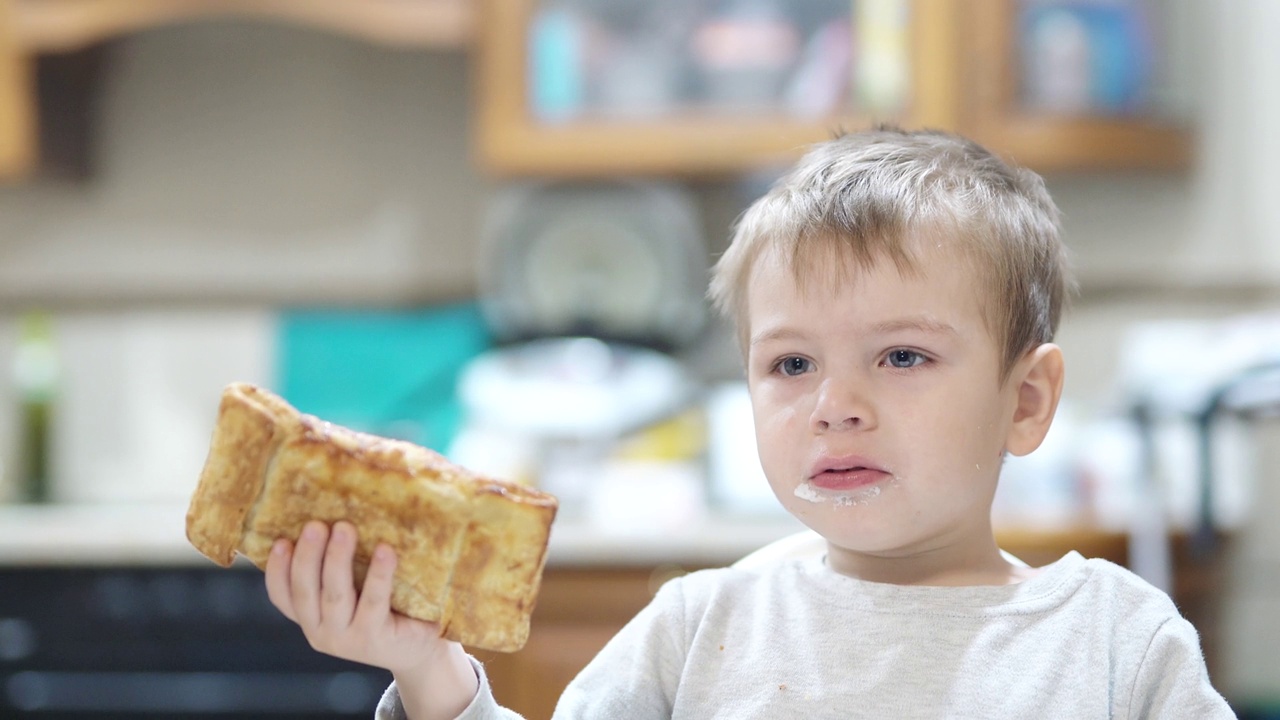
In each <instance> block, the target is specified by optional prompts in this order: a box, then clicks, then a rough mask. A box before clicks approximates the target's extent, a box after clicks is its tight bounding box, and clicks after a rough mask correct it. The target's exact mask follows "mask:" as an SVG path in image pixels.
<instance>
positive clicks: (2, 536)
mask: <svg viewBox="0 0 1280 720" xmlns="http://www.w3.org/2000/svg"><path fill="white" fill-rule="evenodd" d="M186 510H187V509H186V506H185V505H182V506H179V505H166V504H160V505H47V506H23V505H7V506H0V565H8V566H15V565H25V566H84V565H201V564H209V565H210V566H213V565H212V563H211V561H209V560H208V559H206V558H205V557H204V556H202V555H200V553H198V552H197V551H196V550H195V548H193V547H192V546H191V544H190V543H189V542H187V538H186V530H185V525H186ZM802 529H803V527H802V526H801V525H800V524H799V522H798V521H796V520H794V519H792V518H790V517H789V516H783V515H771V516H765V517H748V516H725V515H715V514H713V515H710V516H708V517H707V518H705V519H703V520H701V521H698V522H692V523H684V524H682V525H681V526H680V527H679V528H671V527H662V528H658V529H655V530H653V531H638V530H631V531H628V532H618V531H610V530H607V529H605V528H602V527H598V526H594V525H592V524H591V523H588V522H586V521H583V520H576V519H573V518H564V517H562V518H557V520H556V522H555V525H554V526H553V527H552V531H551V541H550V547H549V549H548V555H547V565H548V566H550V567H579V566H600V567H603V566H626V565H637V566H644V565H658V564H665V563H673V564H685V565H705V566H712V565H721V564H727V563H730V562H733V561H734V560H736V559H738V558H740V557H742V556H743V555H746V554H747V553H749V552H751V551H752V550H754V549H756V548H758V547H761V546H763V545H766V544H768V543H769V542H772V541H773V540H776V539H778V538H781V537H784V536H786V535H789V534H791V533H794V532H798V531H799V530H802Z"/></svg>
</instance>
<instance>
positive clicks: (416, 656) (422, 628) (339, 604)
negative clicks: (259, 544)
mask: <svg viewBox="0 0 1280 720" xmlns="http://www.w3.org/2000/svg"><path fill="white" fill-rule="evenodd" d="M355 550H356V529H355V527H354V526H353V525H351V524H350V523H347V522H338V523H335V524H334V526H333V529H332V530H330V528H329V527H328V526H327V525H325V524H324V523H321V522H315V521H313V522H310V523H307V525H306V527H305V528H303V531H302V536H301V537H299V538H298V544H297V547H293V546H292V544H291V543H290V542H289V541H288V540H277V541H276V543H275V545H274V546H273V547H272V548H271V555H270V557H269V558H268V559H267V568H266V582H267V595H268V597H270V598H271V603H272V604H273V605H275V606H276V608H278V609H279V610H280V612H282V613H284V616H285V617H287V618H289V619H290V620H292V621H294V622H296V623H297V624H298V625H299V626H300V627H301V628H302V633H303V634H304V635H305V636H306V638H307V641H308V642H309V643H311V647H313V648H315V649H316V650H318V651H320V652H322V653H325V654H328V655H333V656H335V657H339V658H343V659H345V660H352V661H354V662H359V663H364V664H366V665H373V666H375V667H380V668H385V669H387V670H390V671H391V672H392V673H394V674H395V675H396V676H397V678H399V677H402V676H424V675H430V674H431V670H430V669H431V667H432V665H433V664H438V663H447V662H448V660H447V659H446V658H447V657H448V655H450V654H452V653H454V652H455V651H456V650H458V649H460V648H452V647H451V646H456V645H457V643H453V642H450V641H448V640H445V639H443V638H441V637H440V627H439V625H437V624H436V623H428V622H423V621H421V620H415V619H413V618H410V617H406V616H404V615H401V614H399V613H397V612H393V611H392V610H391V577H392V574H393V573H394V572H395V568H396V557H395V553H394V552H393V551H392V550H391V548H389V547H387V546H386V545H379V546H378V548H377V549H376V551H375V552H374V555H373V559H372V560H371V562H370V563H369V572H368V575H367V576H366V577H365V581H364V588H363V590H362V591H360V592H359V593H357V592H356V588H355V581H354V579H353V575H352V570H351V564H352V559H353V558H354V557H355Z"/></svg>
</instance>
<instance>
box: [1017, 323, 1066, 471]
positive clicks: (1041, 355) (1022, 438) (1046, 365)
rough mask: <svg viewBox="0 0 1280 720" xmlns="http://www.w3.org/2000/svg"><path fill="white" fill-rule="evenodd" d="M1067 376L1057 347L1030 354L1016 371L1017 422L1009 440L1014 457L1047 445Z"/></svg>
mask: <svg viewBox="0 0 1280 720" xmlns="http://www.w3.org/2000/svg"><path fill="white" fill-rule="evenodd" d="M1063 373H1064V368H1063V363H1062V349H1061V348H1059V347H1058V346H1057V345H1054V344H1053V343H1044V344H1043V345H1040V346H1038V347H1036V348H1035V349H1033V350H1031V351H1029V352H1028V353H1027V354H1026V355H1025V356H1024V357H1023V358H1022V360H1020V361H1019V362H1018V364H1017V366H1015V367H1014V371H1013V373H1012V374H1011V375H1010V378H1009V381H1010V382H1013V383H1016V387H1015V388H1014V398H1015V400H1014V407H1013V422H1012V424H1011V425H1010V426H1009V437H1008V438H1007V439H1006V440H1005V450H1007V451H1009V453H1010V454H1013V455H1026V454H1027V453H1029V452H1031V451H1032V450H1035V449H1036V448H1038V447H1040V443H1041V442H1043V441H1044V437H1045V435H1047V434H1048V433H1049V425H1050V424H1051V423H1052V422H1053V415H1054V413H1055V412H1057V410H1058V400H1059V399H1060V398H1061V397H1062V380H1063Z"/></svg>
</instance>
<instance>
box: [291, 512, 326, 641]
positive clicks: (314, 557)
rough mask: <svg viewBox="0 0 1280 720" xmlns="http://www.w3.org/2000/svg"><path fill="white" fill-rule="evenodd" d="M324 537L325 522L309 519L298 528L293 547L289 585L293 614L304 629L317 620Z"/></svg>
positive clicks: (312, 625)
mask: <svg viewBox="0 0 1280 720" xmlns="http://www.w3.org/2000/svg"><path fill="white" fill-rule="evenodd" d="M328 541H329V526H328V525H325V524H324V523H322V522H316V521H314V520H313V521H311V522H309V523H307V524H306V526H305V527H303V528H302V536H301V537H299V538H298V544H297V545H296V546H295V547H294V549H293V564H292V566H291V567H290V572H289V588H290V590H291V592H292V595H291V597H292V599H293V612H294V615H295V616H296V620H297V622H298V624H299V625H301V626H302V629H303V630H305V631H310V630H311V629H313V628H315V627H316V626H317V625H319V624H320V569H321V567H322V565H323V564H324V551H325V545H326V544H328Z"/></svg>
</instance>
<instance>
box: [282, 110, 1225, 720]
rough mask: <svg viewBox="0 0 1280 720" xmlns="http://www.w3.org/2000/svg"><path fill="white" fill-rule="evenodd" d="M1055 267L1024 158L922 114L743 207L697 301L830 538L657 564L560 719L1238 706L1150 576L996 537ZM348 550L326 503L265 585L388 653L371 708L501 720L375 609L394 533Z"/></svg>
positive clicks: (809, 163) (352, 653)
mask: <svg viewBox="0 0 1280 720" xmlns="http://www.w3.org/2000/svg"><path fill="white" fill-rule="evenodd" d="M1069 286H1070V280H1069V279H1068V272H1067V269H1066V262H1065V252H1064V249H1063V247H1062V245H1061V243H1060V240H1059V236H1058V218H1057V209H1056V208H1055V206H1054V204H1053V202H1052V201H1051V200H1050V198H1049V196H1048V194H1047V193H1046V191H1045V189H1044V186H1043V183H1042V182H1041V180H1040V178H1039V177H1037V176H1036V175H1034V174H1032V173H1030V172H1026V171H1020V170H1014V169H1011V168H1009V167H1007V166H1006V165H1005V164H1003V163H1002V162H1001V161H999V160H998V159H996V158H995V157H994V156H992V155H991V154H989V153H988V152H986V151H985V150H983V149H982V148H980V147H978V146H977V145H974V144H973V143H970V142H967V141H964V140H962V139H959V138H955V137H952V136H948V135H945V134H941V133H935V132H916V133H909V132H903V131H899V130H894V129H882V130H876V131H872V132H865V133H858V134H852V135H845V136H843V137H839V138H837V139H834V140H832V141H829V142H826V143H823V144H820V145H818V146H816V147H815V148H814V149H813V150H812V151H811V152H809V154H807V155H806V156H805V157H804V158H803V159H802V160H801V161H800V162H799V164H798V165H797V166H796V168H795V169H794V170H793V171H792V172H791V173H790V174H789V175H787V176H786V177H784V178H783V179H782V180H780V181H779V182H778V183H777V185H775V186H774V188H773V189H772V190H771V191H770V192H769V193H768V194H767V195H766V196H764V197H763V198H761V199H760V200H758V201H757V202H756V203H755V204H754V205H753V206H752V207H751V208H750V209H749V210H748V211H747V212H746V214H745V215H744V216H743V217H742V219H741V221H740V222H739V224H738V227H737V229H736V232H735V236H734V239H733V243H732V244H731V246H730V247H729V249H728V251H727V252H726V253H725V254H724V256H723V257H722V258H721V259H720V261H719V263H718V264H717V265H716V268H715V273H714V277H713V280H712V283H711V296H712V298H713V300H714V301H715V302H716V304H717V305H718V306H719V307H720V308H721V309H722V310H723V311H725V312H726V313H728V315H729V316H730V317H731V318H732V319H733V320H734V321H735V323H736V325H737V328H738V335H739V340H740V342H741V345H742V349H743V353H744V356H745V360H746V371H747V383H748V386H749V388H750V393H751V400H752V406H753V408H754V415H755V424H756V435H757V439H758V445H759V452H760V460H761V463H762V464H763V467H764V470H765V475H766V476H767V477H768V480H769V484H770V486H771V487H772V489H773V491H774V493H775V494H776V495H777V497H778V499H779V500H780V501H781V502H782V504H783V505H784V506H785V507H786V509H787V510H788V511H790V512H791V513H792V514H794V515H795V516H796V517H798V518H799V519H800V520H801V521H803V522H804V523H805V524H806V525H807V526H809V527H810V528H812V529H813V530H815V531H817V532H818V533H819V534H820V535H822V536H823V537H824V538H825V539H826V544H827V550H826V553H825V555H823V556H821V557H812V558H799V559H791V560H781V561H777V562H774V563H771V564H768V565H767V566H766V567H763V568H756V569H742V568H726V569H718V570H708V571H702V572H697V573H693V574H691V575H688V576H686V577H683V578H680V579H677V580H673V581H671V582H669V583H667V584H666V585H665V586H663V588H662V589H661V590H660V591H659V593H658V594H657V596H656V597H655V598H654V600H653V602H652V603H651V604H650V605H649V606H648V607H647V608H646V609H645V610H643V611H642V612H641V613H640V614H639V615H638V616H637V617H636V618H635V619H634V620H633V621H632V622H631V623H629V624H628V625H627V626H626V627H625V628H624V629H623V630H622V631H621V632H620V633H619V634H618V636H617V637H615V638H614V639H613V640H612V641H611V642H610V643H609V644H608V645H607V646H606V647H605V648H604V649H603V650H602V651H601V653H600V654H599V655H598V656H597V657H596V658H595V659H594V660H593V661H592V662H591V663H590V664H589V665H588V666H587V667H586V668H585V669H584V670H583V671H582V673H581V674H580V675H579V676H578V678H577V679H576V680H574V682H573V683H572V684H571V685H570V686H569V688H568V689H567V690H566V691H565V693H564V695H563V696H562V698H561V700H560V704H559V706H558V708H557V710H556V717H557V718H676V717H679V718H699V719H702V718H734V719H739V718H806V719H807V718H814V717H831V716H838V717H866V718H940V717H966V718H1019V719H1021V718H1095V717H1096V718H1140V717H1141V718H1145V717H1179V718H1182V717H1185V718H1196V719H1197V720H1203V719H1204V718H1229V717H1234V716H1233V714H1232V712H1231V710H1230V709H1229V708H1228V707H1227V704H1226V702H1225V701H1224V700H1223V699H1222V697H1221V696H1220V695H1219V694H1218V693H1217V692H1215V691H1214V689H1213V687H1212V686H1211V685H1210V683H1209V679H1208V675H1207V672H1206V669H1205V665H1204V660H1203V658H1202V655H1201V651H1200V646H1199V641H1198V639H1197V636H1196V632H1195V630H1194V629H1193V628H1192V626H1191V625H1190V624H1189V623H1188V622H1187V621H1186V620H1185V619H1183V618H1182V617H1181V616H1180V615H1179V614H1178V611H1177V609H1176V608H1175V607H1174V605H1173V603H1172V602H1171V601H1170V600H1169V598H1168V597H1167V596H1166V595H1164V594H1163V593H1161V592H1160V591H1158V590H1156V589H1155V588H1153V587H1151V586H1149V585H1147V584H1146V583H1144V582H1143V581H1142V580H1141V579H1139V578H1138V577H1136V576H1135V575H1133V574H1131V573H1130V572H1128V571H1126V570H1124V569H1123V568H1120V567H1118V566H1116V565H1113V564H1110V563H1108V562H1105V561H1102V560H1086V559H1084V558H1083V557H1081V556H1080V555H1078V554H1076V553H1074V552H1072V553H1069V554H1067V555H1066V556H1064V557H1063V558H1062V559H1061V560H1058V561H1057V562H1055V563H1053V564H1051V565H1048V566H1046V567H1042V568H1036V569H1032V568H1027V567H1023V566H1019V565H1015V564H1011V563H1010V562H1009V561H1008V560H1006V558H1005V557H1004V556H1002V554H1001V552H1000V549H999V548H998V547H997V546H996V541H995V536H994V533H993V530H992V525H991V512H990V511H991V503H992V497H993V494H994V493H995V489H996V481H997V478H998V476H999V474H1000V465H1001V462H1002V460H1003V458H1004V457H1005V454H1006V453H1012V454H1014V455H1023V454H1025V453H1029V452H1031V451H1032V450H1034V449H1035V448H1036V447H1037V446H1038V445H1039V444H1040V442H1041V440H1043V438H1044V436H1045V433H1046V432H1047V431H1048V429H1049V424H1050V422H1051V421H1052V419H1053V415H1054V411H1055V409H1056V407H1057V404H1058V398H1059V396H1060V394H1061V392H1062V381H1063V360H1062V353H1061V351H1060V350H1059V349H1058V347H1056V346H1055V345H1053V344H1051V341H1052V339H1053V335H1054V332H1055V330H1056V328H1057V324H1058V317H1059V314H1060V312H1061V308H1062V306H1063V304H1064V301H1065V298H1066V296H1067V295H1068V292H1069ZM353 548H354V535H353V532H352V528H351V526H350V525H346V524H344V523H339V524H337V525H336V526H335V527H334V528H333V529H332V531H330V530H329V528H327V527H325V526H323V525H321V524H319V523H315V524H313V525H311V526H309V527H308V528H307V530H306V531H305V532H304V534H303V537H302V538H301V539H300V540H299V541H298V543H297V547H296V548H291V547H290V545H289V543H287V542H285V541H280V542H279V543H277V547H276V548H275V551H274V552H273V555H272V557H271V559H270V561H269V563H268V567H267V576H266V582H267V589H268V591H269V593H270V596H271V599H272V601H273V602H274V603H275V604H276V606H277V607H279V608H280V610H281V611H282V612H284V614H285V615H286V616H288V617H289V618H291V619H293V620H295V621H296V622H297V623H298V624H299V625H301V626H302V629H303V631H304V632H305V634H306V636H307V638H308V639H309V640H310V641H311V643H312V645H313V646H314V647H315V648H317V649H318V650H320V651H322V652H326V653H331V654H333V655H337V656H339V657H344V658H348V659H351V660H356V661H359V662H364V663H368V664H372V665H377V666H380V667H384V668H387V669H389V670H390V671H391V672H392V673H393V675H394V677H395V684H394V685H392V687H391V688H390V689H389V690H388V692H387V694H386V696H385V697H384V699H383V702H382V703H381V704H380V705H379V707H378V710H377V717H379V718H405V717H408V718H412V719H413V720H428V719H431V718H454V717H465V718H490V717H513V716H514V714H512V713H510V712H509V711H506V710H503V709H501V708H499V707H498V706H497V705H496V704H495V703H494V701H493V697H492V695H491V693H490V691H489V688H488V685H487V681H486V678H485V675H484V672H483V669H482V668H481V667H480V666H479V664H477V663H475V662H474V661H472V660H471V659H470V658H469V657H468V656H467V655H466V653H465V652H464V651H463V650H462V648H461V647H459V646H458V645H456V644H454V643H450V642H445V641H443V640H440V639H439V638H438V637H437V636H436V630H437V629H436V628H435V626H433V625H431V624H427V623H422V622H418V621H414V620H410V619H408V618H405V617H402V616H398V615H396V614H393V613H390V612H389V610H388V601H387V598H388V594H389V587H390V577H391V574H392V571H393V569H394V566H395V560H394V558H393V557H391V556H390V553H388V552H386V550H387V549H386V548H381V551H382V552H380V554H379V555H378V556H377V557H375V559H374V562H373V565H372V567H371V569H370V571H369V575H368V579H367V581H366V583H365V586H364V588H363V591H362V592H361V593H359V594H357V593H356V591H355V589H354V588H353V583H352V574H351V562H352V553H353Z"/></svg>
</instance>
